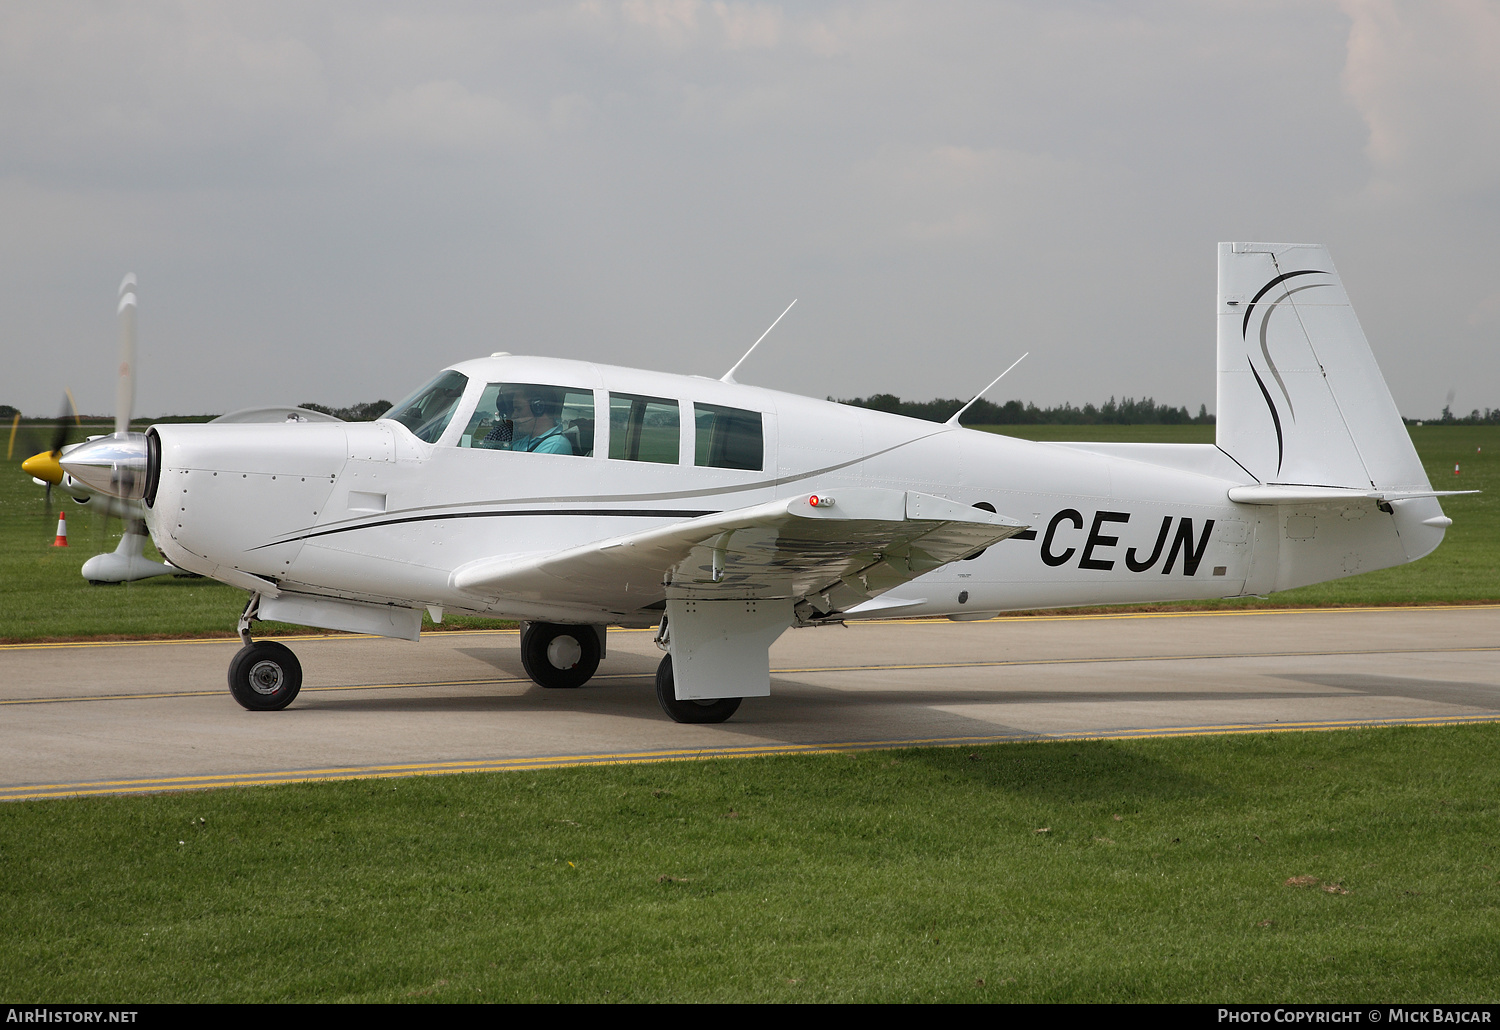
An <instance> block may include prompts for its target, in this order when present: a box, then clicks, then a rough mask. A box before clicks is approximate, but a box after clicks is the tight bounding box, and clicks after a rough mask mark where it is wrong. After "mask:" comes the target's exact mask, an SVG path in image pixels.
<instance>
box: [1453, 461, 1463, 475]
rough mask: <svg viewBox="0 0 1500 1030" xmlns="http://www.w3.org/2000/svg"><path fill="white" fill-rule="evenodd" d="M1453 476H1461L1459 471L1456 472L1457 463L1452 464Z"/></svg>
mask: <svg viewBox="0 0 1500 1030" xmlns="http://www.w3.org/2000/svg"><path fill="white" fill-rule="evenodd" d="M1453 474H1454V475H1455V476H1457V475H1462V473H1461V472H1459V471H1458V463H1457V462H1454V463H1453Z"/></svg>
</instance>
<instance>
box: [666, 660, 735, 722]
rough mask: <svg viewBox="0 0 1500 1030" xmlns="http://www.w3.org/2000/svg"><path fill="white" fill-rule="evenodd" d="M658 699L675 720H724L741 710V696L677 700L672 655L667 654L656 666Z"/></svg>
mask: <svg viewBox="0 0 1500 1030" xmlns="http://www.w3.org/2000/svg"><path fill="white" fill-rule="evenodd" d="M656 700H657V703H658V704H660V705H661V710H662V711H664V712H666V713H667V714H668V715H670V716H671V717H672V721H673V722H696V723H703V722H723V721H724V720H725V719H727V718H729V717H730V716H731V715H733V714H734V713H735V712H737V711H738V710H739V707H740V702H741V701H743V700H744V698H740V697H716V698H713V699H711V700H705V701H679V700H677V685H676V683H675V682H674V681H673V679H672V656H671V655H667V656H666V657H665V658H663V659H662V660H661V664H660V665H658V666H657V667H656Z"/></svg>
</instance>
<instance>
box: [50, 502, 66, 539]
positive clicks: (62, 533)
mask: <svg viewBox="0 0 1500 1030" xmlns="http://www.w3.org/2000/svg"><path fill="white" fill-rule="evenodd" d="M52 546H53V547H67V546H68V513H67V512H65V511H60V512H58V513H57V539H56V540H54V541H52Z"/></svg>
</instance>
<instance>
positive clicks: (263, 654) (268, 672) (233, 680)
mask: <svg viewBox="0 0 1500 1030" xmlns="http://www.w3.org/2000/svg"><path fill="white" fill-rule="evenodd" d="M259 610H260V595H259V594H252V595H251V596H250V603H249V604H247V605H245V611H244V613H243V614H242V615H241V616H240V627H239V628H240V639H241V640H243V641H244V642H245V646H244V647H242V648H240V649H239V652H238V653H237V654H235V656H234V658H233V659H231V660H230V662H229V693H230V694H232V695H233V696H234V699H235V700H236V701H238V702H239V703H240V706H241V707H242V708H248V709H249V710H250V711H252V712H279V711H281V709H283V708H285V707H286V706H287V705H289V704H291V703H292V702H293V701H294V700H296V697H297V692H298V691H300V690H301V689H302V663H301V662H299V661H297V656H296V655H294V654H293V653H292V649H291V648H289V647H287V646H286V645H285V644H278V643H276V642H275V641H274V640H260V641H256V640H251V639H250V623H251V621H253V620H254V618H255V616H256V614H257V613H258V612H259Z"/></svg>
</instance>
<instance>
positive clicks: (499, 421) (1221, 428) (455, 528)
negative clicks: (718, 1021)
mask: <svg viewBox="0 0 1500 1030" xmlns="http://www.w3.org/2000/svg"><path fill="white" fill-rule="evenodd" d="M752 350H753V348H752ZM742 361H743V359H742ZM736 368H738V365H736ZM733 372H734V369H731V372H730V374H727V375H726V376H725V377H724V378H723V379H722V380H713V379H707V378H699V377H693V376H682V375H672V374H667V373H661V372H650V371H642V370H638V369H629V368H618V367H612V366H607V365H598V364H592V363H589V362H583V361H572V360H566V359H561V358H549V357H523V356H515V355H510V354H503V353H501V354H494V355H492V356H490V357H488V358H480V359H476V360H472V361H465V362H461V363H459V364H456V365H454V366H452V367H450V368H448V369H445V370H443V371H442V372H441V373H439V374H438V375H437V377H436V378H434V379H433V380H432V381H431V382H429V383H427V384H425V385H423V386H422V387H420V388H419V389H417V390H415V391H414V392H413V393H412V394H411V395H410V396H408V397H407V398H406V399H405V400H403V401H401V402H400V403H399V404H397V405H395V406H394V407H393V408H391V410H390V411H388V412H387V413H386V414H385V416H384V417H383V418H381V419H380V420H377V421H375V422H372V423H360V424H343V423H314V424H281V425H268V424H242V425H156V426H153V427H151V429H150V430H148V431H147V432H146V433H145V434H144V435H142V434H128V433H120V434H116V435H115V436H113V437H110V438H106V439H101V440H97V441H94V442H92V443H89V444H85V445H83V446H80V447H78V448H77V449H75V450H71V451H69V452H68V453H67V454H65V455H63V457H62V461H61V464H62V467H63V468H64V469H66V470H67V472H68V473H69V474H70V475H72V476H73V477H74V478H76V479H77V480H79V481H81V482H83V483H85V484H87V485H88V486H89V487H90V488H92V489H95V490H98V491H100V492H102V493H106V494H109V495H111V496H114V497H118V498H122V499H126V500H128V501H130V502H131V503H139V504H141V505H142V506H143V507H142V510H143V512H144V515H143V519H144V521H145V524H146V526H147V527H148V528H149V531H150V533H151V536H152V538H153V539H154V540H155V542H156V545H157V547H158V548H160V550H161V552H162V553H163V554H164V555H165V556H166V557H167V558H168V560H170V561H171V562H172V563H173V564H174V565H177V566H179V567H181V568H183V569H189V570H191V571H194V572H198V573H201V574H202V575H205V576H210V577H213V578H215V579H218V580H221V581H223V582H225V583H228V584H231V585H233V586H237V587H240V588H242V589H244V590H246V591H247V592H248V593H249V595H250V596H249V602H248V604H247V605H246V607H245V610H244V613H243V615H242V616H241V618H240V622H239V630H240V635H241V637H242V639H243V641H244V647H243V648H242V649H241V650H240V651H239V653H238V654H237V655H236V656H235V658H234V660H233V661H232V663H231V665H230V670H229V680H230V689H231V692H232V693H233V694H234V697H235V698H236V700H238V701H239V703H240V704H242V705H243V706H245V707H246V708H249V709H255V710H272V709H279V708H283V707H285V706H286V705H287V704H289V703H291V701H292V699H293V698H295V697H296V695H297V691H298V689H299V687H300V684H301V668H300V665H299V663H298V662H297V659H296V657H295V655H293V653H292V652H291V651H290V650H289V649H288V648H286V647H285V646H284V645H281V644H279V643H276V642H274V641H255V640H254V639H253V638H252V634H251V631H252V627H253V624H254V622H255V620H257V619H275V620H278V621H283V622H291V623H296V624H301V625H307V626H314V627H321V628H327V629H338V630H351V631H356V632H364V633H376V634H381V635H384V636H391V637H400V638H405V639H410V640H415V639H417V637H418V635H419V629H420V626H421V615H422V612H423V610H424V609H425V610H427V611H428V612H429V613H430V614H431V615H432V618H433V619H434V620H435V621H441V619H442V618H443V616H444V614H445V613H449V612H464V613H474V614H479V615H487V616H495V617H505V618H513V619H518V620H521V622H522V624H523V631H522V636H521V657H522V661H523V663H524V665H525V668H526V670H527V672H528V674H529V675H530V676H531V677H532V679H533V680H535V681H536V682H537V683H538V684H540V685H541V686H544V687H577V686H579V685H581V684H582V683H584V682H586V681H587V680H588V679H589V678H590V677H591V676H592V675H593V673H594V671H595V669H596V668H597V666H598V664H599V661H600V659H601V658H603V657H604V656H605V654H606V650H607V648H606V639H607V632H606V627H608V626H630V627H649V626H653V625H654V626H656V627H657V643H658V644H659V646H660V647H661V648H662V649H663V650H664V651H665V652H666V655H665V657H663V659H662V660H661V664H660V667H659V669H658V671H657V677H656V690H657V697H658V699H659V701H660V702H661V705H662V708H663V709H664V710H665V711H666V712H667V714H668V715H670V716H671V717H672V718H673V719H676V720H678V721H679V722H718V721H722V720H724V719H726V718H728V717H729V716H730V715H731V714H733V712H734V711H735V710H736V709H737V708H738V706H739V705H740V702H741V699H742V698H745V697H755V696H764V695H766V694H768V693H769V691H770V659H769V653H768V649H769V647H770V645H771V643H772V642H773V641H775V640H776V639H777V637H779V636H780V635H781V634H782V633H783V632H785V631H786V630H787V629H788V628H792V627H798V628H802V627H815V626H827V625H831V624H838V623H842V622H852V621H856V620H860V619H870V618H888V617H891V616H947V617H949V618H952V619H957V620H966V619H983V618H987V617H990V616H993V615H995V614H997V613H999V612H1002V611H1006V610H1017V609H1031V608H1053V607H1063V606H1071V605H1095V604H1114V603H1128V602H1130V603H1143V602H1155V601H1167V600H1198V599H1206V598H1219V597H1236V596H1242V595H1247V594H1266V593H1270V592H1272V591H1276V590H1285V589H1288V588H1291V587H1296V586H1301V585H1304V584H1308V583H1315V582H1319V581H1322V580H1328V579H1336V578H1339V577H1342V576H1349V575H1353V574H1355V573H1359V572H1365V571H1368V570H1371V569H1378V568H1384V567H1386V566H1391V565H1399V564H1401V563H1404V562H1409V561H1414V560H1416V559H1417V558H1420V557H1422V556H1423V555H1426V554H1428V553H1429V552H1431V551H1432V550H1433V549H1434V548H1435V547H1437V545H1438V544H1439V543H1440V542H1441V540H1442V538H1443V533H1444V530H1445V529H1446V527H1448V526H1449V525H1451V520H1449V519H1448V518H1447V517H1446V516H1445V515H1444V514H1443V512H1442V509H1441V507H1440V506H1439V503H1438V501H1437V498H1438V497H1439V496H1441V495H1443V494H1445V493H1452V492H1456V491H1435V490H1433V489H1432V487H1431V484H1430V483H1429V482H1428V480H1427V477H1426V474H1425V473H1424V471H1423V469H1422V465H1421V463H1420V461H1419V460H1418V458H1417V454H1416V451H1415V449H1414V448H1413V446H1412V444H1411V440H1410V438H1409V436H1408V434H1407V432H1406V428H1405V426H1404V425H1403V423H1402V421H1401V418H1400V416H1399V415H1398V413H1397V411H1396V407H1395V404H1394V402H1393V401H1392V399H1391V395H1390V392H1389V390H1388V389H1387V388H1386V385H1385V382H1384V380H1383V379H1382V378H1381V375H1380V372H1379V369H1378V367H1377V366H1376V363H1375V359H1374V357H1373V355H1372V354H1371V352H1370V349H1369V346H1368V344H1367V343H1366V341H1365V337H1364V333H1363V332H1362V330H1361V329H1360V327H1359V324H1358V322H1357V321H1356V319H1355V317H1354V313H1353V311H1352V309H1351V308H1350V305H1349V301H1348V298H1347V296H1346V295H1345V292H1344V288H1343V285H1342V282H1341V281H1340V279H1339V276H1338V274H1337V272H1336V271H1335V270H1334V266H1333V263H1332V261H1331V260H1330V258H1329V255H1328V252H1327V251H1326V249H1324V248H1323V247H1320V246H1309V245H1284V244H1243V243H1240V244H1221V245H1220V247H1219V288H1218V402H1217V410H1218V423H1217V439H1216V443H1215V444H1212V445H1209V444H1204V445H1178V444H1097V443H1061V444H1060V443H1035V442H1030V441H1025V440H1017V439H1012V438H1008V437H1004V436H998V435H994V434H990V433H984V432H977V431H973V430H968V429H964V428H962V427H961V426H960V425H959V424H958V422H957V416H955V417H954V418H953V419H951V420H950V421H949V422H947V423H945V424H936V423H931V422H925V421H920V420H916V419H911V418H904V417H902V416H899V415H892V414H888V413H884V412H879V411H871V410H867V409H860V408H853V407H849V406H845V405H841V404H837V403H832V402H826V401H820V400H813V399H809V398H805V397H798V396H794V395H790V394H786V393H779V392H776V391H772V390H764V389H760V388H758V387H754V386H748V385H743V384H740V383H737V382H735V381H734V379H733Z"/></svg>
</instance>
